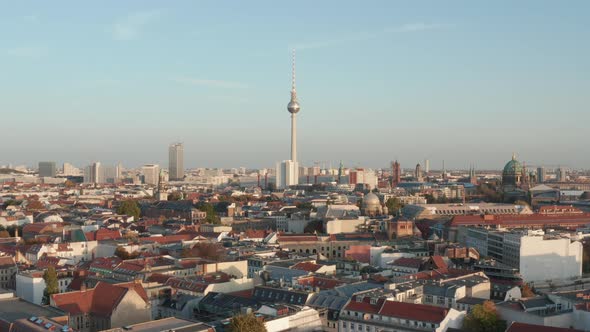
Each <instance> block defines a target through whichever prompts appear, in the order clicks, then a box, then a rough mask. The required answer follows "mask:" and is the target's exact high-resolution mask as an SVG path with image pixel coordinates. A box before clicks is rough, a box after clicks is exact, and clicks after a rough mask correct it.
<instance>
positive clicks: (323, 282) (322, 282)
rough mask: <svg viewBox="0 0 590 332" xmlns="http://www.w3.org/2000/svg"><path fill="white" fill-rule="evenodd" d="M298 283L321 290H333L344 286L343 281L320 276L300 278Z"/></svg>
mask: <svg viewBox="0 0 590 332" xmlns="http://www.w3.org/2000/svg"><path fill="white" fill-rule="evenodd" d="M297 283H298V284H299V285H301V286H310V287H313V288H316V287H318V288H319V289H322V290H323V289H333V288H335V287H338V286H340V285H342V284H344V282H343V281H341V280H337V279H331V278H322V277H318V276H309V277H300V278H299V279H297Z"/></svg>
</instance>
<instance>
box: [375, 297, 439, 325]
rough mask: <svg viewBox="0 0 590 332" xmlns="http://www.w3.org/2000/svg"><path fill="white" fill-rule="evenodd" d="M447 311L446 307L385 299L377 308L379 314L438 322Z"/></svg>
mask: <svg viewBox="0 0 590 332" xmlns="http://www.w3.org/2000/svg"><path fill="white" fill-rule="evenodd" d="M447 313H448V311H447V309H445V308H441V307H435V306H430V305H425V304H414V303H405V302H397V301H385V303H384V304H383V307H381V310H379V314H380V315H384V316H391V317H398V318H403V319H411V320H416V321H420V322H431V323H440V322H441V321H442V320H443V319H445V317H446V316H447Z"/></svg>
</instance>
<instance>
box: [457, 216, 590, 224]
mask: <svg viewBox="0 0 590 332" xmlns="http://www.w3.org/2000/svg"><path fill="white" fill-rule="evenodd" d="M588 223H590V213H583V214H549V215H547V214H538V213H536V214H524V215H520V214H519V215H513V214H508V215H485V216H482V215H468V216H463V215H461V216H454V217H453V219H451V221H450V222H449V224H448V225H449V226H475V225H493V226H498V225H499V226H507V227H521V226H539V227H544V226H547V227H555V226H563V227H571V226H579V225H585V224H588Z"/></svg>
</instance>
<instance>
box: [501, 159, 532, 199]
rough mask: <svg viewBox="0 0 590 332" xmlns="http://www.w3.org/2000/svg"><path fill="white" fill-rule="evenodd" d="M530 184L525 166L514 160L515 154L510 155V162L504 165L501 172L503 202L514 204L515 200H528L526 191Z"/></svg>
mask: <svg viewBox="0 0 590 332" xmlns="http://www.w3.org/2000/svg"><path fill="white" fill-rule="evenodd" d="M529 183H530V179H529V174H528V173H527V171H526V166H524V165H523V164H521V163H520V162H519V161H518V160H517V159H516V154H514V153H513V154H512V160H510V161H509V162H507V163H506V166H504V170H503V171H502V190H503V191H504V200H505V201H510V202H514V201H515V200H520V199H524V200H528V197H527V194H526V190H528V187H529Z"/></svg>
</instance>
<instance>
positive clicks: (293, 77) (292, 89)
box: [291, 48, 297, 92]
mask: <svg viewBox="0 0 590 332" xmlns="http://www.w3.org/2000/svg"><path fill="white" fill-rule="evenodd" d="M292 61H293V64H292V66H293V69H292V70H293V73H292V80H293V82H292V83H291V84H292V85H291V91H293V92H297V89H296V88H295V49H294V48H293V60H292Z"/></svg>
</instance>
